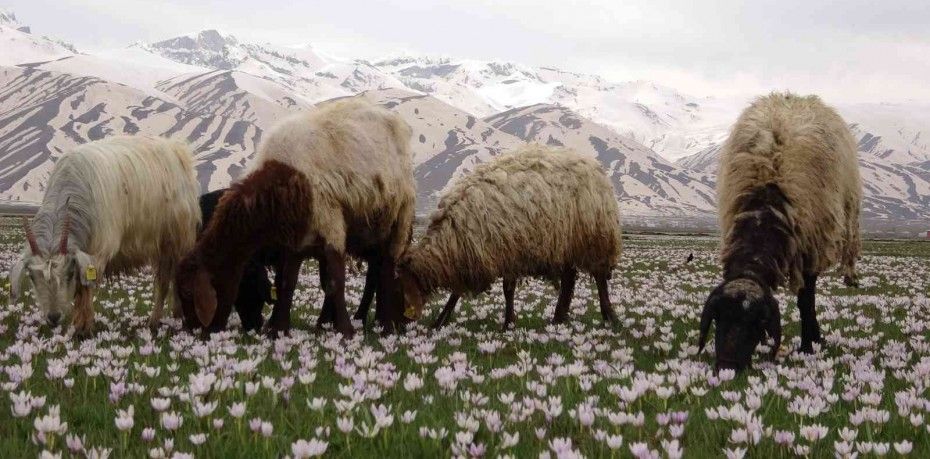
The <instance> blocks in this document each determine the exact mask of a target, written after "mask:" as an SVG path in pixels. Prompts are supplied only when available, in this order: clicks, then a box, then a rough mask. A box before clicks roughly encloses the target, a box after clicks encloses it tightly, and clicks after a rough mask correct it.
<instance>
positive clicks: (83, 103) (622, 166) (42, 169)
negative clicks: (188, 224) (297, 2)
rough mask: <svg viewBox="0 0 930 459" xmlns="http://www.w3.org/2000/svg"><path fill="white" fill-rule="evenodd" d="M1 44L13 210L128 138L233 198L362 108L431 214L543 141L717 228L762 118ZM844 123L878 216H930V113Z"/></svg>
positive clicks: (562, 79)
mask: <svg viewBox="0 0 930 459" xmlns="http://www.w3.org/2000/svg"><path fill="white" fill-rule="evenodd" d="M0 47H2V52H0V198H4V199H13V200H27V201H28V200H38V199H40V198H41V196H42V186H43V183H44V181H45V179H46V178H47V176H48V173H49V171H50V168H51V166H52V164H53V163H54V161H55V159H56V158H58V157H59V156H60V155H61V154H63V153H64V152H66V151H67V150H68V149H70V148H72V147H73V146H74V145H77V144H80V143H83V142H87V141H91V140H96V139H99V138H103V137H105V136H108V135H116V134H120V133H137V132H141V133H148V134H156V135H166V136H174V137H181V138H184V139H187V140H188V141H190V142H191V143H192V144H193V147H194V148H195V150H196V152H197V158H196V160H197V164H198V166H197V167H198V175H199V179H200V182H201V184H202V185H203V187H204V188H205V189H214V188H217V187H220V186H225V185H226V184H228V183H229V182H230V181H231V180H233V179H235V178H236V177H238V176H239V174H240V173H241V172H242V170H243V169H244V167H245V166H246V165H247V163H248V160H249V158H250V157H251V156H252V155H253V154H254V152H255V148H256V146H257V144H258V142H259V141H260V139H261V135H262V133H263V132H264V130H265V129H267V128H268V127H270V126H271V125H273V124H274V123H275V122H276V121H277V120H279V119H280V118H281V117H284V116H287V115H288V114H290V113H293V112H296V111H301V110H312V109H313V105H314V104H316V103H319V102H322V101H325V100H330V99H334V98H339V97H352V96H359V97H366V98H368V99H370V100H372V101H374V102H376V103H379V104H382V105H384V106H385V107H388V108H390V109H392V110H395V111H397V112H398V113H400V114H402V115H403V116H404V118H405V119H406V120H407V121H408V122H409V123H410V124H411V126H412V127H413V130H414V136H413V139H412V148H413V150H414V153H415V165H416V171H415V174H416V179H417V182H418V187H419V194H420V198H421V199H420V203H419V211H420V212H421V213H424V212H428V211H429V209H430V208H431V206H432V205H433V204H434V203H435V199H436V196H437V194H438V193H440V192H441V191H442V189H443V188H445V187H446V186H448V184H449V183H450V182H451V181H454V180H455V179H456V178H457V177H459V176H461V175H462V174H465V173H467V172H469V171H470V170H472V169H473V168H474V166H475V165H477V164H479V163H480V162H483V161H486V160H488V159H489V158H491V157H492V156H495V155H498V154H502V153H504V152H506V151H508V150H510V149H512V148H514V147H515V146H518V145H520V144H522V143H524V142H527V141H532V142H541V143H548V144H555V145H566V146H569V147H571V148H574V149H577V150H579V151H582V152H585V153H587V154H590V155H592V156H595V157H597V158H598V159H599V160H600V161H601V162H602V164H604V167H605V169H606V170H607V171H608V173H609V174H610V177H611V180H612V181H613V183H614V185H615V188H616V191H617V195H618V199H620V201H621V204H622V206H623V207H622V209H623V211H624V213H626V214H628V215H643V216H665V217H672V216H681V217H683V218H686V217H688V216H703V217H708V216H710V215H711V214H712V212H713V207H714V205H713V203H714V193H713V186H714V172H715V168H716V158H717V149H718V148H719V145H720V144H721V142H722V141H723V140H724V139H725V137H726V134H727V129H728V127H729V125H730V123H732V121H733V120H734V119H735V118H736V116H737V115H738V112H739V110H740V109H741V108H742V107H743V106H744V105H745V103H746V101H745V100H724V99H715V98H695V97H691V96H687V95H684V94H681V93H679V92H677V91H675V90H674V89H671V88H667V87H663V86H661V85H657V84H653V83H650V82H627V83H615V82H611V81H608V80H606V79H604V78H601V77H598V76H595V75H585V74H579V73H573V72H568V71H564V70H559V69H555V68H545V67H539V68H537V67H529V66H524V65H519V64H514V63H508V62H501V61H475V60H466V59H454V58H448V57H444V58H435V57H427V56H411V55H405V56H398V57H391V58H386V59H380V60H377V61H374V62H368V61H364V60H352V59H334V58H332V57H329V56H326V55H324V54H322V53H320V52H318V51H317V50H315V49H314V48H312V47H299V48H288V47H281V46H275V45H269V44H253V43H245V42H242V41H240V40H238V39H236V38H235V37H233V36H231V35H228V34H223V33H221V32H217V31H215V30H206V31H203V32H199V33H195V34H191V35H187V36H181V37H175V38H170V39H167V40H162V41H158V42H155V43H135V44H132V45H130V46H127V47H125V48H120V49H114V50H108V51H102V52H96V53H93V54H87V53H80V52H78V51H77V50H76V49H74V47H72V46H70V45H67V44H66V43H64V42H61V41H60V40H56V39H52V38H47V37H39V36H36V35H34V34H31V33H29V30H28V27H26V26H24V25H22V24H20V23H19V22H18V21H17V20H16V19H15V16H13V15H12V14H11V13H0ZM839 109H840V111H841V113H842V114H843V115H844V117H845V118H846V119H847V121H848V122H849V123H850V127H851V129H852V131H853V133H854V134H855V135H856V137H857V140H858V141H859V148H860V154H861V158H862V161H861V166H862V171H863V178H864V181H865V187H866V195H867V200H866V201H867V202H866V212H865V213H866V215H868V216H870V217H875V218H884V219H890V220H893V219H917V218H927V217H928V216H930V142H928V141H927V140H926V139H927V135H925V133H924V132H925V131H927V130H928V129H930V115H928V114H930V110H928V107H926V106H922V105H917V104H911V105H907V104H905V105H889V104H871V105H851V106H840V107H839ZM676 159H677V161H675V162H672V161H673V160H676Z"/></svg>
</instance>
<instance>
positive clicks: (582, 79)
mask: <svg viewBox="0 0 930 459" xmlns="http://www.w3.org/2000/svg"><path fill="white" fill-rule="evenodd" d="M374 65H375V66H376V67H378V68H379V69H382V70H384V71H385V72H389V73H391V74H393V75H394V76H396V77H397V78H398V79H400V80H401V81H402V82H403V83H404V84H406V85H407V86H408V87H410V88H412V89H415V90H417V91H422V92H426V93H428V94H430V95H433V96H435V97H436V98H438V99H441V100H443V101H446V102H448V103H449V104H451V105H454V106H456V107H459V108H461V109H463V110H466V111H468V112H470V113H474V114H477V115H481V116H488V115H490V114H493V113H498V112H501V111H504V110H509V109H512V108H518V107H524V106H528V105H533V104H538V103H548V104H557V105H562V106H565V107H568V108H570V109H572V110H574V111H575V112H576V113H578V114H579V115H581V116H584V117H586V118H589V119H591V120H592V121H595V122H597V123H599V124H603V125H605V126H608V127H610V128H612V129H614V130H615V131H617V132H618V133H619V134H622V135H624V136H627V137H630V138H631V139H634V140H636V141H638V142H640V143H642V144H644V145H645V146H647V147H649V148H652V149H653V150H654V151H656V152H657V153H659V154H661V155H663V156H665V157H666V158H677V157H680V156H684V155H687V154H690V153H693V152H695V151H698V150H701V149H703V148H706V147H707V146H709V145H711V144H713V143H715V142H719V141H720V140H721V137H722V134H721V133H722V132H725V131H726V127H727V126H728V125H729V123H731V122H732V119H733V118H732V116H731V115H732V113H734V112H735V111H736V109H735V108H734V107H735V105H734V104H736V103H737V102H738V101H732V100H717V99H709V98H705V99H699V98H693V97H688V96H684V95H681V94H679V93H677V92H676V91H674V90H672V89H670V88H666V87H662V86H659V85H656V84H654V83H649V82H627V83H612V82H609V81H606V80H604V79H603V78H601V77H599V76H595V75H585V74H579V73H572V72H567V71H563V70H560V69H556V68H548V67H540V68H532V67H527V66H523V65H519V64H514V63H509V62H498V61H491V62H484V61H473V60H454V59H450V58H428V57H412V56H402V57H396V58H390V59H384V60H381V61H378V62H375V63H374Z"/></svg>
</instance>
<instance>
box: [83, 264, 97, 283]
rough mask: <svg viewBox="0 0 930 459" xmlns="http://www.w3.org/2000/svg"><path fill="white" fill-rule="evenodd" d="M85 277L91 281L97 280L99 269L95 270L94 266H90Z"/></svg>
mask: <svg viewBox="0 0 930 459" xmlns="http://www.w3.org/2000/svg"><path fill="white" fill-rule="evenodd" d="M84 277H86V278H87V280H89V281H95V280H97V268H95V267H94V266H93V265H90V266H88V267H87V269H86V270H84Z"/></svg>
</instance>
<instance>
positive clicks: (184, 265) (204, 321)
mask: <svg viewBox="0 0 930 459" xmlns="http://www.w3.org/2000/svg"><path fill="white" fill-rule="evenodd" d="M175 285H176V286H177V292H178V297H179V299H180V300H181V310H182V311H183V312H184V319H185V323H186V325H187V326H188V327H190V328H193V327H195V326H197V325H198V324H199V326H202V327H209V326H210V324H211V323H212V322H213V317H214V316H215V315H216V309H217V300H216V289H215V288H214V286H213V282H212V276H211V275H210V272H209V271H207V267H206V266H204V264H203V262H202V261H201V260H200V257H199V256H198V255H197V254H196V253H191V254H189V255H188V256H186V257H185V258H184V259H182V260H181V263H180V264H179V265H178V270H177V274H176V276H175Z"/></svg>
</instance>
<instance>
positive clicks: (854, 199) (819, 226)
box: [699, 93, 862, 369]
mask: <svg viewBox="0 0 930 459" xmlns="http://www.w3.org/2000/svg"><path fill="white" fill-rule="evenodd" d="M718 180H719V181H718V186H717V189H718V199H719V203H718V207H719V215H720V229H721V234H722V235H723V246H722V254H721V262H722V264H723V283H722V284H720V286H718V287H717V288H716V289H715V290H714V291H713V292H712V293H711V294H710V297H709V298H708V300H707V303H706V304H705V306H704V310H703V312H702V314H701V325H700V338H699V347H701V348H703V346H704V342H705V340H706V337H707V333H708V331H709V328H710V325H711V322H713V321H714V320H716V321H717V328H716V340H715V346H716V350H717V366H718V368H720V367H724V368H736V369H740V368H743V367H745V366H747V365H748V364H749V363H750V361H751V357H752V351H753V350H754V349H755V347H756V345H757V344H758V343H759V342H760V341H761V340H762V337H763V333H764V332H768V333H769V335H771V337H772V338H773V340H774V346H773V348H772V354H771V356H772V357H773V358H774V357H775V354H776V353H777V351H778V348H779V346H780V344H781V314H780V311H779V307H778V303H777V302H776V301H775V299H774V297H773V296H772V295H773V292H774V291H775V290H776V289H778V287H779V286H781V285H783V284H786V283H787V285H788V286H789V288H791V289H792V290H796V291H798V308H799V310H800V312H801V343H802V344H801V350H802V351H804V352H812V351H813V345H812V343H814V342H820V341H821V336H820V327H819V326H818V324H817V316H816V312H815V310H814V292H815V287H816V282H817V276H818V275H819V274H820V273H822V272H824V271H825V270H827V269H829V268H831V267H832V266H834V265H836V264H837V263H839V264H840V266H841V268H842V273H843V275H844V280H845V282H846V283H847V284H848V285H854V284H855V283H856V270H855V265H856V259H857V258H858V256H859V251H860V242H859V207H860V201H861V199H862V184H861V182H860V179H859V167H858V161H857V156H856V143H855V140H854V139H853V137H852V134H850V132H849V129H848V128H847V125H846V123H845V122H844V121H843V119H842V118H840V116H839V115H838V114H837V113H836V111H834V110H833V109H832V108H830V107H828V106H826V105H824V104H823V102H821V100H820V99H819V98H818V97H816V96H807V97H799V96H796V95H793V94H790V93H789V94H771V95H769V96H766V97H761V98H759V99H757V100H756V101H755V102H754V103H753V104H752V105H751V106H750V107H749V108H747V109H746V110H745V111H744V112H743V114H742V115H741V116H740V118H739V120H738V121H737V122H736V125H735V126H734V127H733V129H732V132H731V133H730V137H729V139H727V141H726V143H725V144H724V146H723V150H722V154H721V157H720V170H719V176H718Z"/></svg>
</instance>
